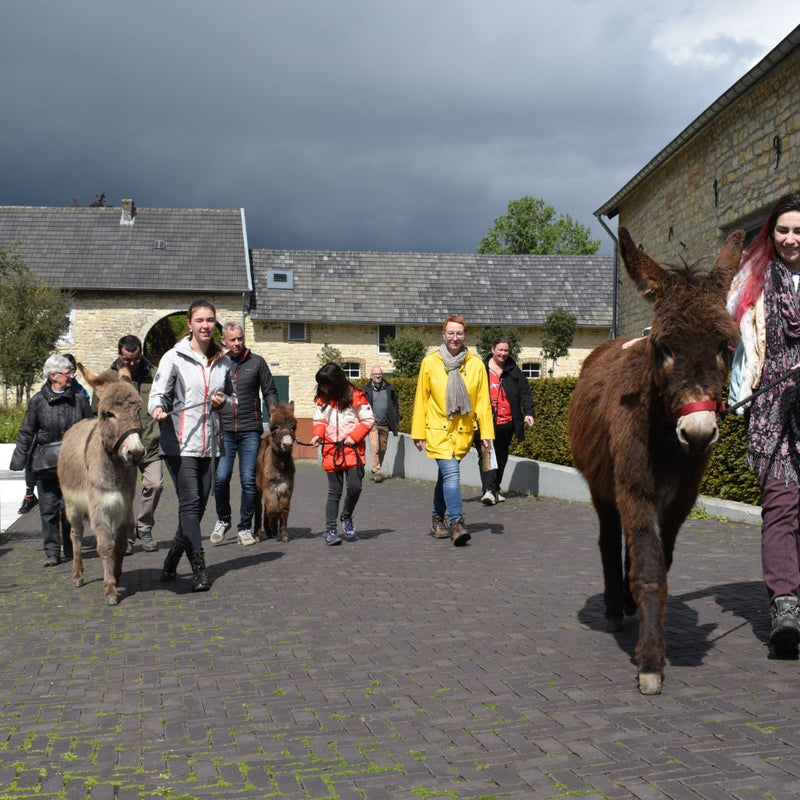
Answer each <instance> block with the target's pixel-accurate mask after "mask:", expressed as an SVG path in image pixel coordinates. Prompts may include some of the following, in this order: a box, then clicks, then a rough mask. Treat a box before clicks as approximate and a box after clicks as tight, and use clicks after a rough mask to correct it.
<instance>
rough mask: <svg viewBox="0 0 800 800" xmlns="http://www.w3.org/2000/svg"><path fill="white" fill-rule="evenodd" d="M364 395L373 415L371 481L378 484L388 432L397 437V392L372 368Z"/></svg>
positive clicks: (379, 369)
mask: <svg viewBox="0 0 800 800" xmlns="http://www.w3.org/2000/svg"><path fill="white" fill-rule="evenodd" d="M364 394H365V395H366V396H367V400H369V404H370V405H371V406H372V413H373V414H374V415H375V425H373V427H372V428H371V430H370V432H369V451H370V452H369V457H370V470H371V472H372V480H373V481H375V483H380V482H381V481H382V480H383V473H382V472H381V468H382V466H383V457H384V456H385V455H386V444H387V442H388V440H389V431H391V432H392V435H393V436H397V423H398V422H399V420H400V405H399V403H398V402H397V392H396V391H395V388H394V386H392V384H391V383H389V381H385V380H384V379H383V370H382V369H381V368H380V367H373V368H372V372H371V373H370V381H369V383H368V384H367V385H366V386H365V387H364Z"/></svg>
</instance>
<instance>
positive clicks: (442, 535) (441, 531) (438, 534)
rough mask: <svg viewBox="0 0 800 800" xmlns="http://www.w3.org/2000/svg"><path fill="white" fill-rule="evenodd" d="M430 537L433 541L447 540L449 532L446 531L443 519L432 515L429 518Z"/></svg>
mask: <svg viewBox="0 0 800 800" xmlns="http://www.w3.org/2000/svg"><path fill="white" fill-rule="evenodd" d="M431 536H433V537H434V538H435V539H449V538H450V531H449V530H447V525H445V524H444V517H440V516H439V515H438V514H434V515H433V516H432V517H431Z"/></svg>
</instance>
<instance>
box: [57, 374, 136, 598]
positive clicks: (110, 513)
mask: <svg viewBox="0 0 800 800" xmlns="http://www.w3.org/2000/svg"><path fill="white" fill-rule="evenodd" d="M78 367H79V368H80V370H81V372H82V373H83V376H84V378H85V379H86V382H87V383H88V384H89V385H90V386H91V387H92V388H93V389H94V390H95V391H96V392H97V396H98V398H99V403H98V407H97V418H96V419H84V420H81V421H80V422H78V423H77V424H76V425H73V426H72V427H71V428H70V429H69V430H68V431H67V432H66V433H65V434H64V439H63V441H62V443H61V453H60V455H59V458H58V480H59V483H60V484H61V491H62V493H63V495H64V504H65V507H66V514H67V519H68V520H69V523H70V525H71V526H72V578H73V582H74V584H75V586H83V559H82V558H81V543H82V541H83V526H84V518H85V517H88V518H89V522H90V523H91V525H92V530H93V531H94V535H95V536H96V537H97V553H98V555H99V556H100V559H101V560H102V562H103V594H104V596H105V598H106V601H107V602H108V604H109V605H116V603H117V600H118V592H117V583H118V582H119V579H120V575H121V574H122V559H123V557H124V555H125V546H126V542H127V532H128V528H129V526H130V525H131V524H132V522H133V497H134V493H135V491H136V464H137V463H138V462H139V461H140V460H141V458H142V456H143V455H144V447H143V445H142V427H141V422H140V420H139V411H140V409H141V407H142V401H141V399H140V397H139V392H137V391H136V388H135V387H134V385H133V383H131V380H130V373H129V372H128V371H127V370H125V369H124V368H123V369H120V370H119V372H116V371H114V370H108V371H106V372H103V373H102V374H100V375H97V376H95V375H93V374H92V373H91V372H90V371H89V370H88V369H86V368H85V367H84V366H83V365H82V364H78Z"/></svg>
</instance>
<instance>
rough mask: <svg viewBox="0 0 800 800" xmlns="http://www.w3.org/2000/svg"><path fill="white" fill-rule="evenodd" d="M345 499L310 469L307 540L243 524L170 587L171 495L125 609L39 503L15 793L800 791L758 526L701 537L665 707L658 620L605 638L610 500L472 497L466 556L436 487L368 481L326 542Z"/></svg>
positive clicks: (298, 496) (31, 528)
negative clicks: (341, 527) (69, 556)
mask: <svg viewBox="0 0 800 800" xmlns="http://www.w3.org/2000/svg"><path fill="white" fill-rule="evenodd" d="M325 486H326V484H325V479H324V475H323V473H322V471H321V469H320V468H319V467H318V466H317V465H316V464H313V463H301V464H300V465H299V467H298V477H297V485H296V491H295V502H294V508H293V510H292V514H291V517H290V520H289V522H290V528H291V537H292V540H291V541H290V542H289V543H288V544H280V543H276V542H274V541H266V542H260V543H259V544H257V545H255V546H253V547H242V546H240V545H239V544H238V543H237V542H236V541H235V538H234V537H233V536H232V535H231V534H228V538H227V539H226V541H225V542H224V543H223V545H222V546H220V547H216V548H214V547H207V548H206V553H207V556H208V561H209V563H210V575H211V577H212V579H213V586H212V588H211V591H209V592H207V593H201V594H192V593H191V592H190V590H189V577H188V576H189V569H188V565H187V563H186V561H185V560H184V561H183V562H182V564H181V567H180V570H179V579H178V581H177V582H176V583H174V584H162V583H160V582H159V572H160V567H161V563H162V560H163V557H164V554H165V542H166V540H167V539H168V538H170V537H169V532H170V529H174V523H175V517H176V503H175V498H174V495H173V493H172V491H171V485H168V488H167V489H166V490H165V493H164V498H163V501H162V505H161V507H160V508H159V510H158V513H157V523H158V524H157V529H156V533H157V534H158V536H159V538H160V539H161V541H162V549H161V550H160V552H157V553H145V552H142V551H141V550H140V549H139V548H138V546H137V551H136V553H135V554H134V555H133V556H131V557H129V558H127V559H126V560H125V565H124V571H123V578H122V585H123V586H125V587H126V593H125V595H124V597H123V598H122V602H121V603H120V604H119V605H118V606H116V607H109V606H107V605H105V603H104V601H103V599H102V596H101V595H102V585H101V570H100V563H99V560H98V558H97V556H96V555H95V554H92V555H90V556H88V557H87V558H86V572H87V584H86V585H85V586H84V587H83V588H81V589H74V588H72V585H71V573H70V567H69V566H68V565H61V566H59V567H56V568H53V569H43V568H42V566H41V564H42V560H43V556H42V551H41V541H40V534H39V518H38V513H37V512H36V511H34V512H32V513H31V514H28V515H27V516H26V517H24V518H22V519H20V521H19V522H17V523H16V524H15V525H13V526H12V527H11V529H10V530H9V531H8V532H7V533H6V534H4V535H3V536H2V537H1V538H0V637H1V640H2V643H3V646H2V655H0V664H1V665H2V688H1V689H0V710H1V711H2V716H0V798H70V799H71V798H75V799H76V800H77V798H91V799H92V800H106V799H109V800H110V799H111V798H120V799H122V800H128V799H129V798H130V799H132V798H137V799H138V798H153V797H164V798H288V799H289V800H294V799H295V798H298V799H301V798H309V799H310V798H314V800H323V798H325V799H326V800H334V799H335V800H356V798H359V799H360V800H419V799H420V798H426V799H427V798H450V799H451V800H478V798H482V799H486V798H520V799H521V798H567V797H583V798H641V800H654V799H655V798H674V800H688V799H689V798H693V799H695V800H696V798H708V800H721V799H722V798H725V799H726V800H729V799H730V798H741V799H742V800H751V799H753V798H789V797H800V756H798V751H797V749H796V744H797V740H796V738H795V737H796V736H797V735H798V729H799V728H800V681H798V662H797V661H790V660H773V659H770V658H769V651H768V648H767V645H766V637H767V632H768V629H767V619H766V613H765V610H764V605H765V597H764V591H763V587H762V584H761V580H760V562H759V559H760V556H759V531H758V528H756V527H753V526H746V525H741V524H734V523H727V522H724V521H718V520H692V521H689V522H687V524H686V525H685V526H684V529H683V531H682V533H681V535H680V537H679V539H678V544H677V548H676V558H675V563H674V566H673V568H672V572H671V576H670V577H671V585H670V600H669V609H668V613H667V623H668V628H669V647H670V652H669V662H668V666H667V670H666V675H665V681H664V693H663V694H662V695H660V696H656V697H643V696H641V695H639V694H638V691H637V688H636V675H635V668H634V665H633V661H632V656H633V648H634V645H635V639H636V625H635V623H634V622H633V621H630V620H629V621H628V623H627V625H626V627H625V628H624V630H623V631H622V632H621V633H620V634H617V635H611V634H608V633H606V632H605V631H604V621H603V609H602V600H601V595H600V593H601V591H602V584H601V578H600V564H599V557H598V555H597V553H596V544H595V540H596V525H595V518H594V513H593V511H592V509H591V507H590V506H588V505H583V504H574V503H568V502H563V501H557V500H549V499H537V498H535V497H515V498H510V499H509V500H508V502H506V503H504V504H502V505H499V506H496V507H493V508H486V507H484V506H482V505H481V504H480V503H479V502H478V501H477V494H476V493H475V492H473V491H471V490H467V493H466V498H467V502H466V505H465V511H466V515H467V522H468V529H469V531H470V533H471V534H472V541H471V542H470V544H469V545H468V546H467V547H464V548H455V547H453V546H452V545H451V544H450V543H449V542H441V541H435V540H433V539H431V538H430V537H429V536H427V535H426V532H427V528H428V525H429V521H430V517H429V509H430V501H431V495H432V485H431V484H430V483H426V482H416V481H411V480H401V479H389V480H386V481H385V482H384V483H382V484H380V485H375V484H373V483H371V482H369V481H365V486H364V493H363V495H362V498H361V503H360V505H359V507H358V509H357V513H356V524H357V528H358V530H359V538H358V540H357V541H356V542H354V543H343V544H342V545H341V546H338V547H327V546H325V545H324V544H323V541H322V538H321V531H322V517H323V513H322V512H323V505H324V499H325V491H326V489H325ZM236 491H237V492H238V488H237V490H236ZM236 502H237V507H238V497H237V498H236ZM214 521H215V515H214V512H213V501H212V504H211V508H210V509H209V511H208V512H207V514H206V519H205V525H204V528H205V529H206V533H210V531H211V528H212V527H213V524H214ZM92 541H93V539H92Z"/></svg>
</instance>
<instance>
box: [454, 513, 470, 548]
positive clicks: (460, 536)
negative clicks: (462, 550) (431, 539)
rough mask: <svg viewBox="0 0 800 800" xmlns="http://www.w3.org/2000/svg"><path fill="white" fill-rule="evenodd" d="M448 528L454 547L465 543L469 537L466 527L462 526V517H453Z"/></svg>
mask: <svg viewBox="0 0 800 800" xmlns="http://www.w3.org/2000/svg"><path fill="white" fill-rule="evenodd" d="M450 530H451V531H452V533H453V544H454V545H455V546H456V547H461V546H462V545H465V544H466V543H467V542H468V541H469V540H470V538H471V537H470V535H469V534H468V533H467V529H466V528H465V527H464V520H463V519H454V520H453V521H452V522H451V523H450Z"/></svg>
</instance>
